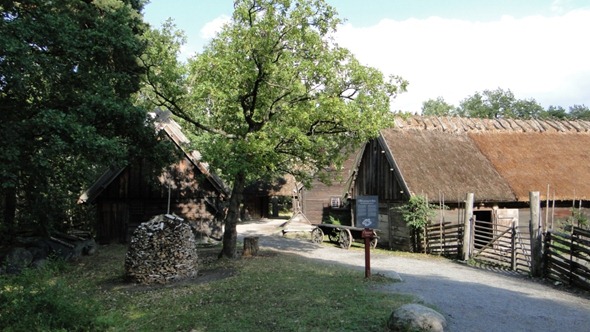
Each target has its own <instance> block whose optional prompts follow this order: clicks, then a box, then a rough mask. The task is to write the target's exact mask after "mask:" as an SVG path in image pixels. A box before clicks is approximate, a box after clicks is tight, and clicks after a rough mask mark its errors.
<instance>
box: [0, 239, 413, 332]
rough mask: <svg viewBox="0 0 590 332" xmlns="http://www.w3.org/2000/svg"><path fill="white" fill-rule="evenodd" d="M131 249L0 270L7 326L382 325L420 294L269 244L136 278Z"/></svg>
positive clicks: (1, 315)
mask: <svg viewBox="0 0 590 332" xmlns="http://www.w3.org/2000/svg"><path fill="white" fill-rule="evenodd" d="M218 250H219V249H217V248H215V249H213V250H211V249H210V250H207V251H206V250H203V251H202V252H201V254H200V255H201V257H203V258H206V257H207V256H211V257H213V256H212V255H214V254H215V253H217V252H218ZM125 251H126V247H124V246H120V245H111V246H106V247H102V248H101V250H100V251H99V253H98V254H97V255H95V256H92V257H85V258H84V259H83V260H82V261H80V262H77V263H76V264H74V265H66V264H58V265H59V266H58V268H49V269H46V270H44V271H41V272H33V273H28V274H25V275H24V276H19V277H0V301H3V302H2V303H3V304H0V309H2V310H0V324H4V325H5V326H2V325H0V330H4V329H6V330H8V331H11V330H14V331H20V330H26V329H34V330H60V329H61V330H64V331H66V330H67V331H72V330H80V331H86V330H109V331H383V330H384V327H385V324H386V320H387V318H388V317H389V314H390V313H391V311H392V310H393V309H394V308H397V307H399V306H400V305H402V304H405V303H408V302H411V300H412V299H411V298H410V297H408V296H401V295H396V294H390V293H386V292H382V291H379V289H380V286H381V285H382V284H383V283H392V282H394V281H393V280H391V279H388V278H385V277H383V276H380V275H375V276H373V277H372V278H371V279H369V280H366V279H365V278H364V273H363V271H358V270H354V271H352V270H348V269H345V268H344V267H342V266H338V265H326V264H319V263H316V262H314V261H313V260H309V259H304V258H302V257H299V256H295V255H286V254H279V253H276V252H272V251H264V250H263V251H261V252H260V253H259V255H258V256H256V257H252V258H242V259H237V260H221V261H219V260H217V259H212V258H210V259H205V260H204V261H205V262H204V263H202V264H201V266H199V271H200V273H199V277H198V278H196V279H193V280H185V281H182V282H177V283H173V284H168V285H163V286H161V285H160V286H141V285H133V284H129V283H127V282H125V280H124V270H123V261H124V255H125ZM31 297H40V300H39V301H32V302H31V301H27V299H30V298H31ZM69 306H71V308H70V307H69ZM23 315H29V316H30V317H23ZM62 316H63V317H62ZM78 318H79V319H80V322H79V323H76V322H75V320H76V319H78ZM82 318H83V319H82ZM73 320H74V321H73Z"/></svg>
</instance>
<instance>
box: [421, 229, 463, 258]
mask: <svg viewBox="0 0 590 332" xmlns="http://www.w3.org/2000/svg"><path fill="white" fill-rule="evenodd" d="M462 246H463V225H460V224H451V223H449V222H446V223H439V224H433V225H429V226H427V227H426V230H425V232H424V237H423V239H422V248H425V252H426V253H428V254H432V255H441V256H445V257H449V258H456V259H460V258H461V250H462Z"/></svg>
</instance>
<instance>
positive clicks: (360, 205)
mask: <svg viewBox="0 0 590 332" xmlns="http://www.w3.org/2000/svg"><path fill="white" fill-rule="evenodd" d="M356 227H359V228H373V229H374V228H378V227H379V198H378V196H358V197H357V198H356Z"/></svg>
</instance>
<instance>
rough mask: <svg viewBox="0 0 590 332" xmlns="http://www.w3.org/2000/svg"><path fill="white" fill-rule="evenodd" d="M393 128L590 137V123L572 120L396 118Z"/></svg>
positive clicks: (448, 117) (417, 116)
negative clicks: (546, 133) (587, 135)
mask: <svg viewBox="0 0 590 332" xmlns="http://www.w3.org/2000/svg"><path fill="white" fill-rule="evenodd" d="M393 124H394V125H393V128H395V129H398V130H411V129H413V130H428V131H442V132H448V133H467V132H481V133H486V132H514V133H517V132H526V133H531V132H538V133H543V132H558V133H584V134H590V121H588V120H569V119H563V120H559V119H536V118H532V119H517V118H495V119H489V118H469V117H459V116H421V115H414V116H411V117H403V116H395V117H394V121H393Z"/></svg>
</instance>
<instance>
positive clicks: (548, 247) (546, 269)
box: [543, 229, 553, 278]
mask: <svg viewBox="0 0 590 332" xmlns="http://www.w3.org/2000/svg"><path fill="white" fill-rule="evenodd" d="M552 231H553V230H552V229H550V230H548V231H547V233H546V235H545V244H544V246H543V248H545V250H543V277H545V278H548V277H549V274H550V273H551V266H550V265H549V264H550V258H551V232H552Z"/></svg>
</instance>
